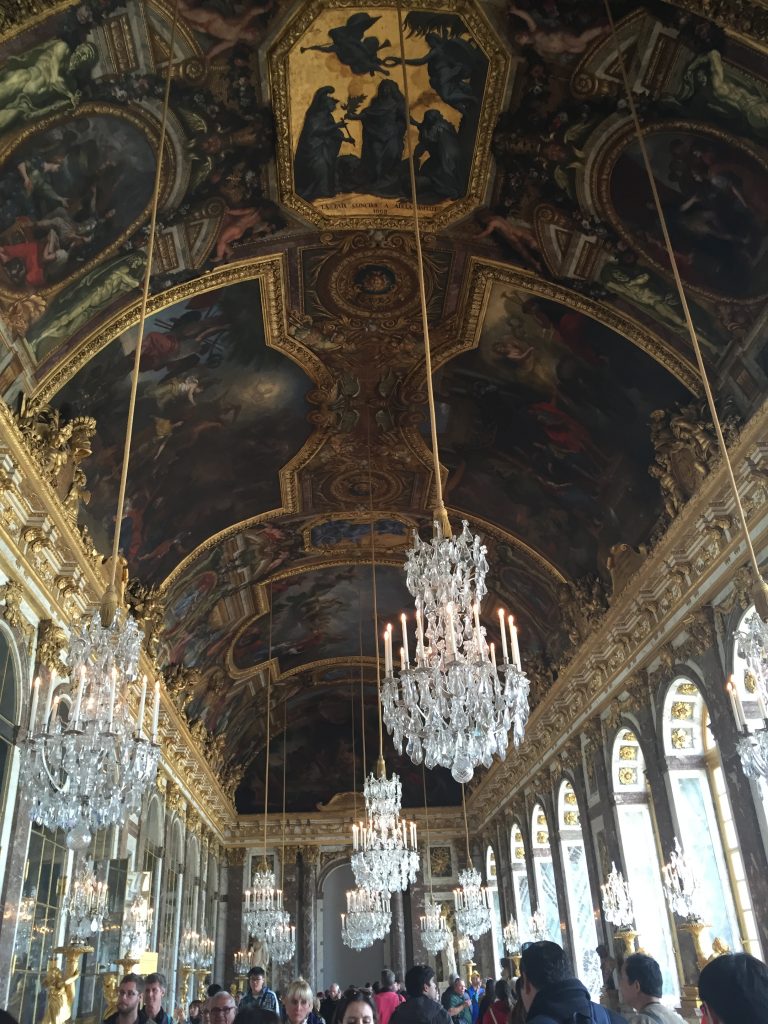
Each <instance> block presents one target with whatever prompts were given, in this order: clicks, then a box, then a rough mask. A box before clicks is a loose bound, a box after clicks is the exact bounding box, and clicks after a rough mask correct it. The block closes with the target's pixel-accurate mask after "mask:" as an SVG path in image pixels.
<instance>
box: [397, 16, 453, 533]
mask: <svg viewBox="0 0 768 1024" xmlns="http://www.w3.org/2000/svg"><path fill="white" fill-rule="evenodd" d="M397 30H398V35H399V39H400V66H401V67H402V69H403V99H404V101H405V140H406V145H407V149H408V171H409V176H410V179H411V206H412V209H413V237H414V241H415V243H416V271H417V274H418V281H419V302H420V305H421V327H422V330H423V332H424V367H425V372H426V376H427V403H428V405H429V429H430V433H431V436H432V472H433V474H434V477H435V518H436V519H437V520H438V522H439V523H440V526H441V527H442V531H443V534H444V536H446V537H450V536H451V524H450V522H449V520H448V513H447V511H446V508H445V502H444V500H443V480H442V476H441V473H440V449H439V447H438V443H437V414H436V412H435V393H434V386H433V383H432V351H431V347H430V342H429V311H428V309H427V286H426V283H425V280H424V256H423V253H422V249H421V228H420V225H419V204H418V197H417V193H416V167H415V163H414V156H413V141H412V139H411V99H410V93H409V91H408V74H407V72H406V67H405V34H404V31H403V11H402V8H401V6H400V3H399V0H398V4H397Z"/></svg>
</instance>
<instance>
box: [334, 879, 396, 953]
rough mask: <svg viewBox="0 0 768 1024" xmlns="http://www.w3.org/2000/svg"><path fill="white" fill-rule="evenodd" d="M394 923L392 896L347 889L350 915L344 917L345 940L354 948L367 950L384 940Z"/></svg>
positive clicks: (342, 925) (342, 921)
mask: <svg viewBox="0 0 768 1024" xmlns="http://www.w3.org/2000/svg"><path fill="white" fill-rule="evenodd" d="M391 924H392V911H391V909H390V905H389V893H388V892H387V893H385V892H373V891H372V890H370V889H363V888H357V889H349V890H347V912H346V914H342V915H341V941H342V942H343V943H344V945H345V946H348V947H349V948H350V949H367V948H368V946H372V945H373V943H374V942H377V941H378V940H379V939H383V938H384V936H385V935H386V934H387V932H388V931H389V928H390V925H391Z"/></svg>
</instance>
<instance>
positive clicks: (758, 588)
mask: <svg viewBox="0 0 768 1024" xmlns="http://www.w3.org/2000/svg"><path fill="white" fill-rule="evenodd" d="M603 2H604V5H605V13H606V16H607V18H608V24H609V26H610V30H611V37H612V39H613V43H614V46H615V47H616V55H617V58H618V62H619V69H620V71H621V80H622V82H623V85H624V92H625V94H626V98H627V103H628V105H629V111H630V115H631V117H632V124H633V127H634V130H635V135H636V137H637V142H638V146H639V147H640V153H641V155H642V158H643V165H644V167H645V173H646V176H647V178H648V184H649V186H650V189H651V195H652V196H653V205H654V207H655V209H656V215H657V217H658V218H659V226H660V227H661V233H662V236H663V238H664V247H665V248H666V250H667V256H668V257H669V263H670V267H671V270H672V276H673V278H674V280H675V287H676V288H677V294H678V297H679V299H680V305H681V306H682V309H683V315H684V317H685V324H686V327H687V329H688V335H689V337H690V341H691V345H692V346H693V351H694V353H695V355H696V363H697V365H698V368H699V375H700V376H701V382H702V384H703V385H704V393H705V395H706V397H707V404H708V406H709V411H710V414H711V416H712V423H713V425H714V428H715V434H716V435H717V443H718V445H719V448H720V453H721V454H722V457H723V464H724V465H725V469H726V473H727V475H728V480H729V482H730V487H731V492H732V494H733V500H734V503H735V505H736V510H737V512H738V516H739V521H740V523H741V529H742V533H743V536H744V542H745V544H746V547H747V553H748V555H749V561H750V563H751V565H752V571H753V572H754V575H755V586H754V590H753V594H752V597H753V600H754V603H755V607H756V608H757V611H758V614H759V615H760V617H761V618H762V619H763V620H768V584H766V582H765V580H764V579H763V577H762V574H761V572H760V566H759V564H758V561H757V556H756V554H755V549H754V547H753V545H752V538H751V537H750V533H749V525H748V523H747V517H746V513H745V512H744V506H743V505H742V503H741V495H740V494H739V488H738V485H737V483H736V477H735V475H734V472H733V466H732V464H731V458H730V455H729V454H728V446H727V445H726V443H725V438H724V437H723V431H722V428H721V426H720V418H719V416H718V413H717V407H716V405H715V399H714V396H713V394H712V388H711V387H710V383H709V377H708V375H707V370H706V367H705V365H704V358H703V356H702V354H701V346H700V345H699V338H698V335H697V333H696V327H695V326H694V323H693V318H692V316H691V311H690V308H689V306H688V299H687V297H686V294H685V288H684V287H683V280H682V277H681V276H680V270H679V268H678V265H677V258H676V257H675V250H674V246H673V245H672V239H671V236H670V234H669V227H668V225H667V218H666V216H665V214H664V209H663V207H662V205H661V199H660V197H659V192H658V189H657V187H656V179H655V177H654V174H653V167H652V165H651V159H650V156H649V154H648V147H647V146H646V144H645V136H644V134H643V129H642V126H641V125H640V118H639V117H638V114H637V106H636V104H635V98H634V94H633V92H632V88H631V85H630V82H629V75H628V73H627V67H626V63H625V61H624V53H623V51H622V49H621V44H620V42H619V37H618V33H617V32H616V23H615V21H614V20H613V13H612V11H611V6H610V2H609V0H603Z"/></svg>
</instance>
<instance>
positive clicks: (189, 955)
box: [179, 928, 200, 968]
mask: <svg viewBox="0 0 768 1024" xmlns="http://www.w3.org/2000/svg"><path fill="white" fill-rule="evenodd" d="M199 948H200V936H199V935H198V933H197V932H194V931H192V930H191V929H190V928H187V929H185V931H184V932H183V934H182V936H181V943H180V944H179V959H180V960H181V962H182V964H183V965H184V967H191V968H194V967H197V957H198V951H199Z"/></svg>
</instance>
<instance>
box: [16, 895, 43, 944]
mask: <svg viewBox="0 0 768 1024" xmlns="http://www.w3.org/2000/svg"><path fill="white" fill-rule="evenodd" d="M36 906H37V889H36V888H35V887H33V888H31V889H30V890H29V892H28V893H27V895H26V896H23V897H22V898H21V901H20V902H19V912H18V914H17V916H16V940H15V942H14V949H15V950H16V951H17V952H19V953H20V954H21V955H26V952H27V946H28V945H29V940H30V939H31V938H32V922H33V920H34V917H35V907H36Z"/></svg>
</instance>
